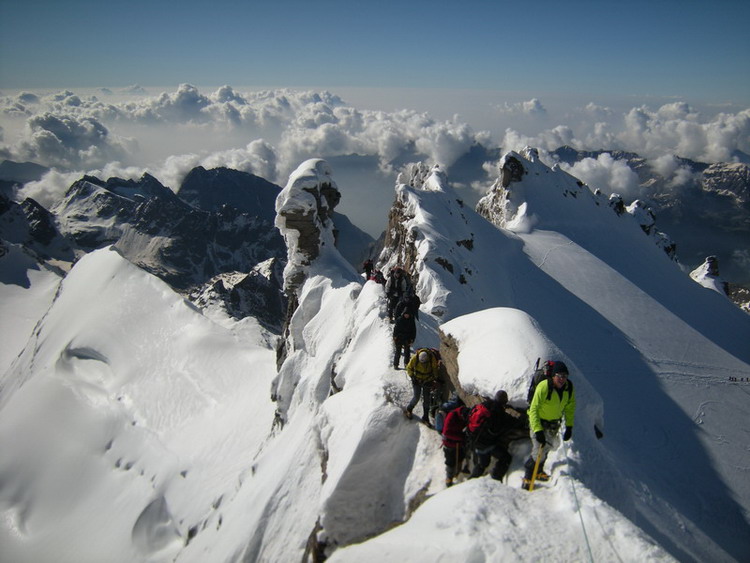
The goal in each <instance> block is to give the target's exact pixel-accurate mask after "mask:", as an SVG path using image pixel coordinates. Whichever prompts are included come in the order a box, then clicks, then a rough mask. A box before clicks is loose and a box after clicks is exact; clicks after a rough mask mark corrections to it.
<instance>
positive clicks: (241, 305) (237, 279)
mask: <svg viewBox="0 0 750 563" xmlns="http://www.w3.org/2000/svg"><path fill="white" fill-rule="evenodd" d="M283 269H284V264H283V263H282V262H281V261H280V260H279V259H277V258H269V259H268V260H266V261H265V262H261V263H260V264H257V265H256V266H255V267H253V269H252V270H250V272H249V273H240V272H234V273H225V274H219V275H218V276H215V277H214V278H212V279H211V280H209V281H208V282H207V283H206V284H205V285H204V286H203V287H202V288H200V289H196V290H194V291H193V292H192V293H191V294H190V300H191V301H192V302H193V303H195V304H196V305H198V306H199V307H201V308H202V309H206V308H208V307H211V306H216V307H218V308H220V309H221V310H223V311H225V312H226V313H228V314H229V316H231V317H233V318H235V319H243V318H245V317H246V316H247V315H248V311H252V314H253V316H254V317H255V318H256V319H257V320H258V322H259V323H260V325H261V326H263V327H264V328H266V329H268V330H269V331H271V332H273V333H276V334H279V333H280V332H281V330H282V324H283V322H284V315H285V314H286V299H285V298H284V294H283V293H282V292H281V285H282V283H283Z"/></svg>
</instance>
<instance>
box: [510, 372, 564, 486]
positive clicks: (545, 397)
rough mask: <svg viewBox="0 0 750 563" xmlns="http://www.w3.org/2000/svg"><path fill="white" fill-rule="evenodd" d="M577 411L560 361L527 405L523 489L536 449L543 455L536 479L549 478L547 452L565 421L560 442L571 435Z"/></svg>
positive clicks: (528, 477) (532, 467) (557, 443)
mask: <svg viewBox="0 0 750 563" xmlns="http://www.w3.org/2000/svg"><path fill="white" fill-rule="evenodd" d="M575 411H576V396H575V391H574V390H573V382H572V381H570V380H569V379H568V368H567V366H566V365H565V364H564V363H563V362H559V361H558V362H555V363H554V366H553V367H552V375H551V377H548V378H547V379H544V380H542V381H540V382H539V384H538V385H537V386H536V390H535V391H534V396H533V398H532V399H531V404H530V405H529V411H528V413H529V429H530V431H531V457H530V458H529V459H528V460H527V461H526V465H525V468H526V474H525V475H524V480H523V488H524V489H528V488H529V482H530V480H531V477H532V475H533V473H534V465H535V464H536V459H537V456H538V455H539V448H543V449H542V455H541V457H540V459H539V468H538V470H537V474H536V479H537V480H539V481H548V480H549V475H548V474H547V473H545V472H544V462H545V461H546V459H547V453H548V452H549V450H554V449H556V448H557V447H558V446H559V445H560V428H561V426H562V422H563V417H564V418H565V433H564V434H563V440H564V441H566V442H567V441H568V440H570V438H571V437H572V436H573V422H574V419H575Z"/></svg>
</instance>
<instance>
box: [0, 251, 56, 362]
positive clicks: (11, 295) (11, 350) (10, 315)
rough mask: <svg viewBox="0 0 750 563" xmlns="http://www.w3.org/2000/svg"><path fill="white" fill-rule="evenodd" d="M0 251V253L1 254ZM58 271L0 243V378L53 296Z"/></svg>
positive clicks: (20, 349)
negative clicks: (0, 321)
mask: <svg viewBox="0 0 750 563" xmlns="http://www.w3.org/2000/svg"><path fill="white" fill-rule="evenodd" d="M2 251H4V253H3V252H2ZM60 279H61V272H59V271H56V270H54V269H50V268H48V267H46V266H45V265H41V264H39V263H38V262H37V256H35V255H30V254H29V253H28V252H27V251H26V250H25V249H24V248H22V247H21V246H19V245H16V244H10V243H5V244H2V243H0V319H2V326H3V336H2V346H0V376H1V375H2V374H3V373H5V371H6V370H7V369H8V368H9V367H10V366H11V363H12V362H13V361H14V360H15V359H16V357H17V356H18V355H19V354H20V353H21V351H23V349H24V347H25V346H26V342H27V341H28V339H29V337H30V336H31V334H32V332H33V330H34V327H35V325H36V323H37V321H38V320H39V319H40V318H41V317H42V315H44V313H45V312H46V311H47V308H48V307H49V306H50V303H52V300H53V299H54V297H55V293H56V292H57V288H58V286H59V284H60Z"/></svg>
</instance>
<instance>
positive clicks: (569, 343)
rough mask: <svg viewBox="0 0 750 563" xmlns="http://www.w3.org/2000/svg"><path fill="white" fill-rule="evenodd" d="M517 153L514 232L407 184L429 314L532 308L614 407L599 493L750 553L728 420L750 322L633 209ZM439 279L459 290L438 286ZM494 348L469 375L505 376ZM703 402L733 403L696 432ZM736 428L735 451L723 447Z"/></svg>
mask: <svg viewBox="0 0 750 563" xmlns="http://www.w3.org/2000/svg"><path fill="white" fill-rule="evenodd" d="M515 156H516V158H518V159H520V161H521V163H522V164H523V167H524V170H525V173H524V174H523V176H522V177H521V178H520V179H519V180H517V181H515V182H511V183H510V184H509V187H508V189H509V190H510V199H509V200H507V201H508V202H509V206H508V207H507V208H506V209H505V210H501V212H502V213H507V214H503V215H502V216H503V217H504V218H505V221H506V222H505V223H504V225H505V226H506V228H513V227H516V226H518V225H519V224H520V223H521V222H520V221H519V217H521V216H523V217H525V218H526V219H527V220H526V221H524V222H523V223H524V225H523V228H520V229H517V230H516V232H511V231H508V230H506V229H504V228H495V229H494V232H491V230H493V229H492V228H490V230H488V229H487V226H488V223H487V222H486V221H485V220H484V219H482V218H480V217H479V216H477V215H476V214H475V213H473V212H472V211H471V210H467V209H465V208H462V207H461V206H460V205H459V204H458V203H457V202H456V201H455V197H454V196H453V195H452V194H451V193H450V192H446V193H439V192H433V191H429V192H427V191H423V190H419V189H415V188H411V187H408V186H404V185H400V186H397V198H398V199H397V201H399V202H402V205H403V207H404V209H405V210H408V211H404V212H403V216H404V217H406V218H407V219H406V220H407V228H408V232H409V233H412V237H411V238H410V239H407V240H405V241H404V242H403V244H404V245H406V246H408V245H413V248H414V249H416V253H415V255H416V257H417V258H416V260H415V261H414V262H413V264H411V266H410V272H411V273H412V275H413V276H415V277H417V276H418V283H417V289H418V292H419V295H420V297H421V298H422V301H423V303H424V306H423V310H427V311H428V312H429V311H434V310H435V309H436V307H435V304H436V303H439V305H440V306H439V307H437V309H438V311H439V314H440V315H441V319H443V320H449V319H456V318H457V317H460V316H461V315H464V314H467V313H473V312H476V311H481V310H484V309H487V308H490V307H512V308H514V309H519V310H521V311H524V312H525V313H526V314H528V315H530V316H531V317H532V318H533V319H534V321H535V323H538V326H539V327H540V328H541V330H542V331H543V332H544V334H545V335H546V337H547V338H549V340H550V341H552V342H554V343H555V345H556V347H557V349H559V350H560V351H561V353H562V354H563V355H564V357H566V358H568V359H569V360H570V361H571V362H572V364H573V365H575V366H576V368H577V369H576V373H580V374H581V375H582V376H583V377H584V378H585V379H586V380H587V381H588V382H590V384H591V385H592V387H593V389H594V390H595V391H596V393H598V394H599V396H601V398H602V400H603V403H604V405H605V407H606V409H605V410H606V416H605V422H606V426H607V433H606V443H607V444H609V446H608V447H609V448H611V450H610V452H609V453H606V454H604V453H602V454H601V458H602V459H607V458H609V457H610V456H613V455H614V456H615V458H616V460H617V463H616V465H617V468H618V470H619V471H622V473H617V474H616V475H619V477H617V476H616V477H615V478H614V479H613V480H606V479H604V478H603V476H602V475H599V474H597V469H599V468H598V467H597V465H598V463H599V459H598V458H599V454H594V453H593V452H592V451H588V452H587V453H586V454H585V455H584V457H582V464H581V471H583V472H584V473H585V477H584V473H581V476H582V478H583V481H584V483H585V484H586V485H587V486H589V487H591V490H592V491H593V492H594V494H596V495H598V496H600V497H601V498H603V499H604V500H606V501H607V502H609V503H611V504H612V505H613V506H615V507H616V508H618V509H620V510H622V511H623V513H625V514H626V515H629V516H630V517H631V518H634V519H636V520H637V521H638V522H639V523H640V525H641V526H642V527H643V529H644V530H646V532H647V533H649V534H651V535H653V536H654V537H655V538H656V539H657V541H659V542H660V543H662V545H668V546H670V545H671V546H672V547H669V549H670V552H671V553H672V554H673V555H676V556H677V557H678V558H680V559H684V558H689V557H688V556H687V553H688V552H690V553H698V554H702V555H699V556H698V558H699V559H700V558H719V559H726V558H737V557H740V555H742V554H746V553H748V549H749V547H750V546H748V544H747V542H746V541H744V540H739V539H738V538H740V537H744V536H746V535H747V531H748V522H747V519H746V517H745V516H743V514H745V512H746V509H745V508H743V506H744V504H742V503H740V504H738V503H737V501H736V500H735V499H737V498H742V496H743V495H746V494H747V484H746V482H745V480H744V479H741V478H740V475H741V474H742V471H743V470H742V469H740V471H739V473H738V472H737V468H738V467H739V468H742V467H748V465H749V462H748V458H747V455H746V454H745V453H744V452H743V453H742V454H740V453H739V450H741V449H742V446H741V444H742V443H743V438H742V435H741V433H740V434H735V433H734V432H733V429H735V428H736V424H735V423H734V422H732V421H733V420H737V419H735V416H738V417H744V416H747V415H748V414H750V412H749V411H748V408H747V405H746V404H744V402H743V400H742V397H744V395H739V394H737V393H736V392H733V389H732V387H731V384H729V383H728V382H729V380H730V378H735V377H737V378H742V377H748V376H749V375H750V349H748V347H747V345H746V343H747V342H748V341H750V319H748V318H747V316H746V315H745V314H744V313H742V312H741V311H740V310H739V309H738V308H736V307H735V306H733V305H732V304H731V303H730V302H729V301H728V300H727V299H726V298H722V297H721V296H720V295H717V294H715V293H713V292H706V291H705V290H704V289H703V288H701V287H700V286H698V285H697V284H695V283H694V282H693V281H692V280H691V279H690V278H689V277H688V276H687V275H685V274H684V273H683V272H682V271H681V270H680V269H679V268H678V267H677V266H676V265H675V264H674V262H672V261H671V260H670V259H669V257H668V256H667V255H666V254H665V253H664V252H663V251H662V250H660V249H659V248H657V247H656V246H655V245H654V244H653V242H652V240H651V239H650V237H648V236H646V235H645V233H644V232H643V230H642V229H641V226H640V225H639V224H638V222H637V221H634V220H633V218H632V217H631V216H630V215H628V214H625V215H621V216H618V215H617V214H616V213H614V211H613V210H612V209H610V208H609V207H608V205H607V204H606V201H603V200H602V199H600V198H598V197H597V196H595V195H594V194H592V193H591V192H590V191H588V190H587V189H586V188H585V187H584V186H581V185H579V184H577V183H576V182H575V179H573V178H572V177H570V176H569V175H567V174H564V173H562V171H557V170H555V169H549V168H547V167H546V166H544V165H543V164H541V163H538V162H537V161H535V160H533V159H532V160H527V159H526V158H525V157H523V156H521V155H519V154H516V155H515ZM498 183H500V180H498ZM491 209H494V207H492V208H491ZM465 241H472V242H471V244H467V243H466V242H465ZM389 252H390V254H386V255H385V256H386V257H387V258H390V259H391V260H393V259H394V257H396V256H402V255H408V251H405V250H404V249H403V248H399V249H390V251H389ZM448 266H450V267H448ZM462 278H463V280H464V281H465V283H461V279H462ZM440 287H442V288H447V291H446V290H443V289H441V290H439V291H435V290H434V288H440ZM436 297H439V300H438V299H436ZM720 319H721V320H720ZM477 324H479V323H477ZM480 326H482V328H483V329H484V325H480ZM490 346H492V345H491V344H488V345H487V346H486V347H490ZM485 355H487V356H488V358H487V359H481V360H479V362H480V364H479V365H475V366H474V368H473V369H472V378H473V377H476V375H475V374H474V371H477V370H480V369H483V370H484V371H486V372H487V373H488V374H492V375H491V376H490V377H491V378H493V379H491V381H495V379H494V377H495V374H496V372H498V371H501V370H502V368H500V367H498V366H499V365H500V363H501V362H502V364H503V365H507V364H508V363H509V362H511V360H510V359H505V360H498V359H495V360H494V361H493V360H491V357H492V356H491V355H490V354H485ZM525 361H526V362H528V363H529V364H530V363H531V362H530V361H529V359H528V358H526V360H525ZM481 366H484V368H482V367H481ZM528 369H529V370H530V369H531V366H530V365H529V368H528ZM529 374H530V371H529ZM572 377H573V379H574V380H575V378H576V374H575V373H574V374H572ZM485 385H486V384H485ZM483 390H484V389H483ZM491 390H493V389H487V391H491ZM511 399H513V397H512V396H511ZM705 401H709V402H711V403H713V402H718V403H721V404H723V405H725V408H726V412H727V413H730V412H731V413H733V414H732V415H727V416H728V418H724V417H722V416H718V413H717V412H715V411H714V412H712V415H713V416H708V417H705V418H704V417H701V418H700V429H697V428H696V422H695V421H694V419H693V417H694V413H695V412H696V410H698V409H699V406H700V405H701V404H703V403H704V402H705ZM578 432H579V430H578V429H577V430H576V434H578ZM580 432H589V433H590V432H593V429H591V428H589V429H587V428H581V429H580ZM727 433H732V436H733V437H732V438H731V439H730V440H729V442H730V443H731V444H733V445H734V448H733V452H734V453H732V452H730V451H727V450H726V448H725V447H723V446H722V444H723V443H724V440H725V439H726V436H727ZM574 435H575V434H574ZM578 440H579V441H578V442H577V443H580V440H581V438H580V437H579V438H578ZM587 455H592V456H593V458H587V457H586V456H587ZM687 459H689V460H691V462H690V463H691V470H690V471H689V472H687V473H686V474H684V479H681V478H675V467H676V466H680V464H681V461H680V460H687ZM607 472H608V470H605V473H607ZM667 475H669V476H670V477H667ZM686 491H690V493H689V494H687V493H686ZM709 498H711V499H713V500H712V501H711V502H713V503H715V506H717V508H716V509H715V510H711V511H710V513H711V516H707V514H706V512H705V508H704V507H705V506H706V505H705V503H706V502H708V500H707V499H709ZM719 505H720V506H722V508H718V506H719ZM677 514H679V516H676V515H677ZM730 515H731V516H730ZM682 530H689V532H687V535H684V534H683V532H682ZM677 537H680V538H681V539H680V540H677V539H676V538H677ZM698 537H700V538H701V539H700V540H695V539H694V538H698ZM675 542H677V545H678V546H679V547H675ZM740 558H741V557H740Z"/></svg>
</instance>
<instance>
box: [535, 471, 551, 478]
mask: <svg viewBox="0 0 750 563" xmlns="http://www.w3.org/2000/svg"><path fill="white" fill-rule="evenodd" d="M536 480H537V481H549V475H547V474H546V473H545V472H544V471H542V470H541V469H540V470H539V471H537V472H536Z"/></svg>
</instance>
